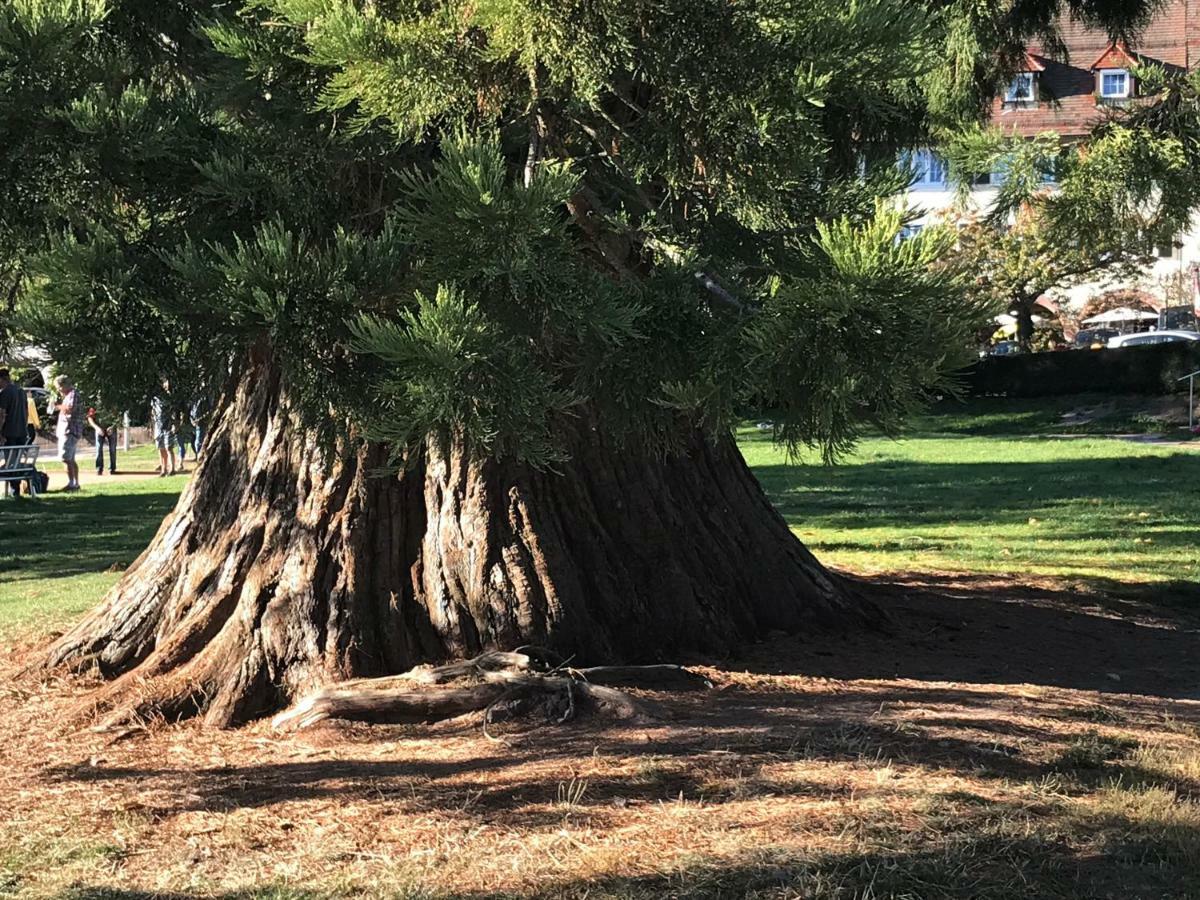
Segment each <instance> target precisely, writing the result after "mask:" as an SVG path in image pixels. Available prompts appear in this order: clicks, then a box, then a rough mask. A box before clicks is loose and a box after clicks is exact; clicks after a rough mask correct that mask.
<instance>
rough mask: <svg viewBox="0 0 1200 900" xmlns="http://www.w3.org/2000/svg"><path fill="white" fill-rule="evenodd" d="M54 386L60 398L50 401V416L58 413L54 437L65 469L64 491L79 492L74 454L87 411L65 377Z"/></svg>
mask: <svg viewBox="0 0 1200 900" xmlns="http://www.w3.org/2000/svg"><path fill="white" fill-rule="evenodd" d="M54 386H55V387H56V388H57V389H58V394H59V396H60V397H61V398H62V399H60V400H59V401H58V403H55V402H54V401H53V400H52V401H50V408H49V410H48V411H49V412H50V414H51V415H53V414H54V412H55V411H57V412H58V425H57V427H56V429H55V436H56V437H57V438H58V458H59V459H60V460H62V463H63V465H64V466H66V468H67V486H66V487H65V488H63V490H65V491H68V492H70V491H77V490H79V463H77V462H76V461H75V452H76V450H78V448H79V439H80V438H81V437H83V422H84V419H85V417H86V415H87V409H86V407H85V406H84V405H83V398H81V397H80V396H79V390H78V389H77V388H76V387H75V383H74V382H73V381H71V379H70V378H68V377H67V376H66V375H59V376H58V377H57V378H55V379H54Z"/></svg>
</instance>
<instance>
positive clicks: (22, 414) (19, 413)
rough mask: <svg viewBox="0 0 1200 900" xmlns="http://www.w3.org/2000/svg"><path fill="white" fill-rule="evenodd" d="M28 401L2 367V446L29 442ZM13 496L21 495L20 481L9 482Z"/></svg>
mask: <svg viewBox="0 0 1200 900" xmlns="http://www.w3.org/2000/svg"><path fill="white" fill-rule="evenodd" d="M27 407H28V403H27V401H26V399H25V392H24V391H23V390H21V386H20V385H19V384H16V383H15V382H14V381H13V380H12V373H11V372H9V370H8V369H5V368H0V446H7V447H21V446H24V445H25V444H26V443H27V440H26V438H27V437H28V435H27V434H26V427H27V425H28V422H29V416H28V409H27ZM8 493H9V494H10V495H11V496H14V497H19V496H20V495H21V485H20V482H16V481H10V482H8Z"/></svg>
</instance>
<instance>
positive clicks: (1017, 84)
mask: <svg viewBox="0 0 1200 900" xmlns="http://www.w3.org/2000/svg"><path fill="white" fill-rule="evenodd" d="M1022 87H1023V88H1024V94H1025V96H1020V93H1021V88H1022ZM1036 100H1037V73H1035V72H1018V73H1017V74H1016V75H1014V76H1013V80H1012V81H1010V82H1009V83H1008V89H1007V90H1006V91H1005V92H1004V102H1005V103H1034V102H1036Z"/></svg>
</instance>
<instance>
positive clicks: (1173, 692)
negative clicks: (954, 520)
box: [0, 576, 1200, 900]
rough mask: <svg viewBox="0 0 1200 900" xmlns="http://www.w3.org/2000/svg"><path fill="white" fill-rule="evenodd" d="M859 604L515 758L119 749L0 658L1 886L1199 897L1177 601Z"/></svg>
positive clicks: (462, 752) (1041, 588) (984, 583)
mask: <svg viewBox="0 0 1200 900" xmlns="http://www.w3.org/2000/svg"><path fill="white" fill-rule="evenodd" d="M862 589H863V591H864V592H866V593H868V594H870V595H871V596H872V597H873V598H874V599H875V600H876V601H877V602H878V603H879V604H880V605H881V606H882V607H884V608H885V609H886V610H887V611H888V613H889V614H890V615H891V617H892V625H891V627H890V628H889V629H887V630H882V631H880V632H877V633H861V632H860V633H854V634H819V635H811V636H807V637H784V636H780V637H778V638H777V639H774V640H770V641H768V642H764V643H761V644H757V645H755V646H753V647H750V648H747V649H746V651H745V652H744V653H743V654H742V655H740V656H739V657H737V658H734V659H729V660H723V661H720V662H719V664H716V665H712V666H709V667H707V668H706V670H705V671H706V674H708V675H709V676H710V678H711V679H712V680H713V681H714V683H715V685H716V687H715V689H714V690H712V691H708V692H702V693H687V694H673V695H660V696H659V697H658V698H657V699H659V700H661V701H662V702H663V703H665V704H666V705H667V706H668V708H669V709H670V710H671V713H672V717H671V718H670V719H669V720H666V721H663V722H660V723H659V722H656V723H654V724H653V725H652V726H644V725H634V726H628V725H614V724H611V723H608V724H604V723H587V722H581V723H575V724H572V725H570V726H567V727H558V728H540V729H530V728H525V727H522V728H515V727H514V728H512V729H510V730H509V731H501V732H500V734H501V736H502V737H503V738H504V741H503V742H496V741H491V740H488V739H487V738H485V737H484V736H483V734H482V733H481V729H480V724H479V720H478V718H477V717H476V718H468V719H464V720H458V721H454V722H449V723H443V724H441V725H439V726H435V727H430V728H418V727H407V726H386V727H384V726H361V725H352V724H340V723H326V724H324V725H321V726H318V727H317V728H315V729H313V730H311V731H308V732H302V733H300V734H298V735H293V734H278V733H274V732H272V731H271V730H270V729H269V727H268V726H267V725H266V724H265V723H263V724H258V725H254V726H250V727H247V728H243V729H240V730H236V731H225V732H212V731H205V730H203V729H201V728H200V727H199V726H197V725H195V724H190V723H185V724H182V725H157V726H153V727H150V728H148V729H147V730H144V731H137V732H133V733H129V734H125V735H122V736H120V737H118V738H117V739H114V736H113V735H107V734H97V733H92V732H90V731H87V730H80V728H79V727H78V726H77V724H76V723H75V722H73V721H69V720H68V718H67V711H68V710H71V709H75V708H77V705H78V703H79V700H80V697H81V694H82V692H83V691H84V686H82V685H81V684H79V683H77V682H70V681H63V680H54V681H49V682H41V681H38V680H36V679H32V678H29V677H19V676H18V674H17V673H18V671H19V670H20V668H21V666H22V664H23V663H24V662H25V661H26V660H27V659H28V658H29V653H30V650H29V648H9V650H8V651H7V652H6V653H5V655H4V657H3V658H2V659H0V684H3V685H4V688H3V689H0V748H2V749H0V810H3V813H2V816H3V820H0V821H2V824H0V896H4V895H5V894H6V893H10V894H20V895H28V896H60V897H67V896H70V897H74V898H96V900H98V898H100V897H110V898H112V897H116V898H129V900H132V898H148V897H151V896H187V897H192V896H211V895H225V896H246V895H245V894H244V893H237V892H244V891H246V890H248V889H250V888H252V887H255V886H257V887H258V888H260V889H261V888H263V886H269V887H270V890H271V891H273V893H271V894H270V895H271V896H285V895H286V896H292V895H293V893H294V891H293V889H295V888H297V887H299V886H303V887H304V888H306V889H309V888H311V889H312V890H314V891H315V892H316V895H319V896H324V895H327V894H346V895H355V896H359V895H363V894H371V895H379V896H383V895H387V896H443V895H444V896H455V897H481V896H496V895H499V894H501V893H503V894H505V895H508V896H531V895H538V896H571V897H608V896H629V897H634V896H636V897H658V896H704V897H710V896H711V897H717V896H728V897H741V896H749V895H755V896H772V897H776V896H778V897H784V896H789V897H791V896H794V897H801V896H803V897H819V898H833V897H838V898H841V897H845V898H850V897H864V898H866V897H874V898H882V897H887V896H897V897H899V896H910V897H964V898H965V897H1004V896H1062V897H1076V896H1078V897H1103V896H1112V897H1126V898H1131V897H1147V898H1148V897H1180V898H1182V897H1192V896H1200V861H1197V860H1198V859H1200V857H1192V859H1191V861H1190V862H1189V860H1188V857H1189V855H1190V854H1191V853H1192V852H1193V850H1200V803H1197V798H1200V702H1198V701H1200V653H1197V652H1196V650H1197V638H1198V636H1200V621H1198V620H1196V619H1193V618H1190V617H1189V616H1188V615H1183V614H1180V613H1179V612H1177V611H1175V606H1173V605H1172V602H1171V601H1172V600H1178V602H1179V603H1181V604H1182V603H1186V602H1189V601H1190V597H1189V596H1188V595H1187V589H1186V588H1180V590H1181V591H1183V592H1184V593H1182V594H1180V596H1179V597H1175V598H1173V597H1172V596H1170V595H1169V594H1164V593H1163V590H1166V589H1161V588H1160V589H1158V590H1157V591H1156V592H1152V593H1150V594H1148V595H1147V596H1146V597H1141V598H1139V597H1134V598H1128V597H1126V598H1124V599H1121V600H1114V599H1111V598H1109V597H1106V596H1103V595H1097V594H1090V593H1086V592H1082V591H1078V590H1072V589H1070V588H1069V587H1067V586H1063V585H1061V584H1057V583H1050V582H1047V583H1038V584H1022V585H1015V584H1012V583H1005V582H999V581H996V580H994V579H986V578H973V577H953V576H946V577H941V578H923V579H911V580H908V581H907V582H904V583H896V582H895V581H892V582H891V583H887V584H872V583H866V582H864V583H863V584H862ZM1192 608H1195V607H1192ZM1137 748H1141V749H1137ZM1147 748H1148V749H1147ZM1139 753H1140V754H1142V755H1141V756H1137V754H1139ZM1130 754H1133V755H1132V756H1131V755H1130ZM1155 754H1157V755H1155ZM1164 754H1165V756H1164ZM1167 757H1169V758H1170V759H1172V760H1174V761H1175V763H1173V765H1175V768H1174V769H1171V770H1170V771H1169V772H1168V771H1166V770H1160V769H1153V766H1152V763H1153V761H1154V760H1156V759H1160V758H1167ZM1138 766H1141V768H1138ZM1193 769H1194V772H1193ZM1193 775H1194V779H1193V777H1192V776H1193ZM1137 779H1141V780H1137ZM1135 787H1136V791H1135V790H1134V788H1135ZM1160 795H1161V796H1160ZM1164 798H1165V799H1164ZM1164 804H1165V805H1164ZM1147 842H1150V843H1151V844H1153V846H1149V845H1148V844H1147ZM1148 847H1149V849H1148ZM1189 872H1190V873H1191V874H1192V875H1193V876H1194V877H1195V880H1194V881H1189ZM1193 891H1194V892H1193ZM304 896H309V895H308V894H305V895H304Z"/></svg>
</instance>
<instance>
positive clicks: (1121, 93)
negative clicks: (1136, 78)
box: [1100, 69, 1133, 100]
mask: <svg viewBox="0 0 1200 900" xmlns="http://www.w3.org/2000/svg"><path fill="white" fill-rule="evenodd" d="M1132 94H1133V79H1132V78H1131V77H1130V75H1129V70H1128V69H1101V70H1100V96H1101V98H1102V99H1104V100H1125V99H1127V98H1129V97H1130V96H1131V95H1132Z"/></svg>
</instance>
